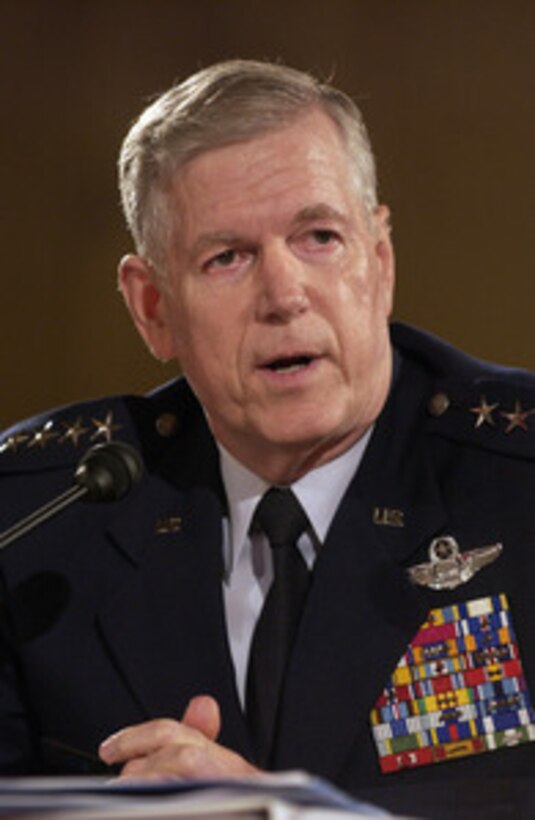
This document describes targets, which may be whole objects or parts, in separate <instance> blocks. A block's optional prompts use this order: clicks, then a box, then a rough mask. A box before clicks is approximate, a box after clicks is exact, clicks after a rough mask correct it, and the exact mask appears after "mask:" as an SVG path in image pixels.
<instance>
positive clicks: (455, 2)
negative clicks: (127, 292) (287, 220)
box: [0, 0, 535, 426]
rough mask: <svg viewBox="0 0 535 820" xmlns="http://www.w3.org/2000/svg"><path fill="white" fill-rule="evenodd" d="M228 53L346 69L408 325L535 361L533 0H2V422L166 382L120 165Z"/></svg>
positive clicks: (400, 312) (342, 82)
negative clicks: (130, 259)
mask: <svg viewBox="0 0 535 820" xmlns="http://www.w3.org/2000/svg"><path fill="white" fill-rule="evenodd" d="M228 57H254V58H270V59H275V58H280V59H282V60H283V61H284V62H286V63H289V64H293V65H295V66H296V67H299V68H304V69H311V70H312V71H314V72H316V73H319V74H320V75H322V76H323V77H326V76H328V75H334V82H335V84H337V85H339V86H340V87H342V88H343V89H344V90H346V91H347V92H349V93H350V94H352V95H353V96H354V97H355V98H356V99H357V101H359V102H360V104H361V107H362V108H363V110H364V114H365V117H366V120H367V122H368V126H369V130H370V132H371V136H372V140H373V143H374V146H375V150H376V154H377V157H378V165H379V176H380V191H381V198H382V199H383V200H384V201H386V202H387V203H388V204H389V205H390V206H391V208H392V213H393V224H394V239H395V243H396V247H397V257H398V296H397V308H396V316H397V317H398V318H401V319H403V320H406V321H410V322H412V323H414V324H417V325H420V326H422V327H425V328H427V329H429V330H432V331H434V332H436V333H438V334H440V335H443V336H445V337H447V338H449V339H450V340H451V341H453V342H454V343H455V344H457V345H459V346H461V347H463V348H465V349H466V350H468V351H469V352H471V353H474V354H476V355H479V356H483V357H486V358H491V359H495V360H498V361H501V362H504V363H507V364H516V365H521V366H524V367H529V368H533V367H535V331H534V318H533V317H534V301H535V299H534V297H535V285H534V282H533V261H532V257H533V249H532V246H533V233H534V232H533V223H534V219H535V215H534V207H533V206H534V190H535V185H534V182H535V169H534V160H533V155H534V145H535V3H534V2H532V0H403V2H401V0H399V2H395V0H362V2H360V0H285V1H284V2H279V0H271V1H269V0H262V2H259V0H257V1H256V2H255V0H0V111H1V128H0V151H1V166H2V177H1V178H2V185H1V202H2V208H1V219H0V225H1V228H0V239H1V245H0V253H1V261H2V298H1V301H0V320H1V328H2V331H1V333H2V337H1V348H0V349H1V358H0V368H1V384H2V390H1V402H0V425H2V426H3V425H6V424H7V423H10V422H12V421H14V420H15V419H17V418H19V417H21V416H26V415H28V414H31V413H34V412H36V411H37V410H41V409H44V408H46V407H49V406H52V405H57V404H63V403H66V402H68V401H71V400H76V399H81V398H84V397H90V396H94V395H98V394H101V393H109V392H128V391H143V390H145V389H148V388H150V387H151V386H153V385H155V384H156V383H158V382H160V381H163V380H166V379H168V378H171V377H172V376H173V375H174V372H175V371H176V367H173V366H169V365H168V366H166V367H164V366H163V365H160V364H158V363H156V362H153V361H152V360H151V358H150V355H149V354H148V352H146V351H145V350H144V348H143V347H142V344H141V342H140V341H139V340H138V339H137V337H136V335H135V332H134V330H133V328H132V327H131V326H130V320H129V318H128V317H127V314H126V311H125V310H124V308H123V306H122V304H121V300H120V298H119V296H118V295H117V292H116V287H115V275H116V274H115V271H116V264H117V260H118V259H119V257H120V255H121V254H122V253H124V252H126V251H128V250H130V247H131V246H130V240H129V237H128V235H127V233H126V230H125V228H124V226H123V221H122V216H121V213H120V210H119V207H118V194H117V191H116V179H115V177H116V175H115V161H116V155H117V151H118V148H119V144H120V141H121V139H122V137H123V135H124V133H125V131H126V129H127V127H128V125H129V123H130V122H131V121H132V120H133V119H134V117H136V116H137V114H138V113H139V112H140V110H141V108H142V107H143V106H144V105H145V103H146V102H147V100H148V99H149V98H150V97H151V96H152V95H154V94H155V93H156V92H158V91H161V90H164V89H165V88H167V87H168V86H169V85H170V84H171V82H172V81H173V80H175V79H179V78H182V77H184V76H185V75H187V74H188V73H191V72H192V71H194V70H195V69H197V68H200V67H202V66H204V65H207V64H209V63H211V62H214V61H216V60H219V59H223V58H228Z"/></svg>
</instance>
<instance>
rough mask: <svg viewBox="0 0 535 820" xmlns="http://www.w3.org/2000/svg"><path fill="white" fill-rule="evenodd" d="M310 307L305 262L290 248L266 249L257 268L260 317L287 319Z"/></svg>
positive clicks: (263, 318)
mask: <svg viewBox="0 0 535 820" xmlns="http://www.w3.org/2000/svg"><path fill="white" fill-rule="evenodd" d="M308 307H309V298H308V293H307V288H306V272H305V270H304V266H303V263H302V262H301V261H300V260H299V259H298V258H296V257H295V255H294V254H293V253H292V252H291V250H290V249H289V248H287V247H282V248H281V247H277V248H271V249H269V250H266V251H264V253H263V255H262V258H261V261H260V265H259V268H258V297H257V314H258V317H259V318H260V319H261V320H262V321H269V322H287V321H288V320H289V319H292V318H293V317H294V316H299V315H300V314H301V313H305V312H306V311H307V310H308Z"/></svg>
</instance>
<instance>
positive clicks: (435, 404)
mask: <svg viewBox="0 0 535 820" xmlns="http://www.w3.org/2000/svg"><path fill="white" fill-rule="evenodd" d="M450 404H451V402H450V399H449V396H447V395H446V393H435V395H434V396H432V397H431V398H430V399H429V404H428V405H427V409H428V410H429V412H430V413H431V415H432V416H435V418H438V417H439V416H442V415H443V414H444V413H445V412H446V410H447V409H448V407H449V406H450Z"/></svg>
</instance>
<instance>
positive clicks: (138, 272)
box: [119, 254, 175, 362]
mask: <svg viewBox="0 0 535 820" xmlns="http://www.w3.org/2000/svg"><path fill="white" fill-rule="evenodd" d="M119 290H120V291H121V293H122V294H123V298H124V300H125V302H126V306H127V308H128V310H129V312H130V315H131V317H132V319H133V320H134V324H135V326H136V327H137V329H138V331H139V333H140V335H141V337H142V338H143V339H144V341H145V343H146V344H147V346H148V348H149V350H150V351H151V353H152V354H153V355H154V356H156V358H157V359H160V360H161V361H163V362H167V361H169V360H170V359H172V358H174V356H175V344H174V339H173V334H172V332H171V329H170V324H169V322H168V318H167V310H166V304H165V297H164V296H163V288H162V286H161V285H160V284H159V283H158V280H157V274H156V272H155V271H154V269H153V268H152V266H150V265H149V264H148V262H146V261H145V260H144V259H142V258H141V257H140V256H134V255H133V254H129V255H128V256H124V257H123V258H122V259H121V262H120V264H119Z"/></svg>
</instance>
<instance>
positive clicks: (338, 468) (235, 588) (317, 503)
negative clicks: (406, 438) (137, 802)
mask: <svg viewBox="0 0 535 820" xmlns="http://www.w3.org/2000/svg"><path fill="white" fill-rule="evenodd" d="M372 429H373V428H370V429H369V430H368V431H367V432H366V433H365V435H364V436H362V438H360V439H359V441H357V443H356V444H354V445H353V447H351V448H350V449H349V450H347V451H346V452H345V453H342V455H341V456H338V458H335V459H334V460H333V461H329V462H327V464H323V465H322V466H321V467H317V468H316V469H315V470H311V471H310V472H309V473H307V474H306V475H304V476H303V477H302V478H300V479H299V480H298V481H296V482H295V483H294V484H292V485H291V488H292V490H293V491H294V493H295V495H296V496H297V498H298V499H299V501H300V502H301V505H302V507H303V509H304V510H305V512H306V514H307V515H308V518H309V520H310V522H311V525H312V531H308V530H307V531H306V532H305V533H303V535H302V536H301V537H300V539H299V541H298V543H297V546H298V547H299V549H300V550H301V553H302V554H303V557H304V559H305V561H306V562H307V564H308V566H309V568H311V567H312V566H313V564H314V560H315V557H316V553H317V550H318V549H319V547H320V546H321V544H322V543H323V542H324V541H325V537H326V535H327V531H328V529H329V527H330V524H331V521H332V520H333V518H334V514H335V512H336V510H337V509H338V505H339V504H340V501H341V500H342V496H343V495H344V493H345V491H346V489H347V487H348V485H349V482H350V481H351V479H352V478H353V476H354V475H355V473H356V471H357V469H358V466H359V464H360V462H361V459H362V456H363V454H364V450H365V449H366V445H367V443H368V440H369V438H370V435H371V432H372ZM219 450H220V454H221V474H222V477H223V484H224V486H225V491H226V495H227V501H228V509H229V518H225V519H224V521H223V550H224V554H223V559H224V567H225V576H224V582H223V592H224V601H225V610H226V618H227V630H228V635H229V643H230V649H231V654H232V659H233V662H234V668H235V672H236V683H237V687H238V693H239V696H240V699H241V702H242V705H243V704H244V703H245V681H246V675H247V663H248V658H249V648H250V645H251V639H252V636H253V631H254V627H255V624H256V621H257V618H258V616H259V614H260V610H261V609H262V605H263V603H264V599H265V596H266V593H267V590H268V589H269V586H270V584H271V581H272V579H273V568H272V560H271V549H270V546H269V543H268V541H267V538H266V537H265V535H264V534H263V533H258V534H253V535H251V534H250V533H249V528H250V526H251V521H252V518H253V515H254V512H255V509H256V506H257V504H258V502H259V501H260V499H261V498H262V496H263V494H264V493H265V492H266V490H267V489H269V487H270V486H271V485H269V484H267V483H266V482H265V481H264V480H263V479H261V478H259V477H258V476H257V475H255V474H254V473H252V472H251V471H250V470H248V469H247V468H246V467H244V466H243V464H240V462H238V461H237V460H236V459H235V458H234V457H233V456H231V455H230V453H229V452H227V451H226V450H225V449H224V448H223V447H222V446H221V445H219Z"/></svg>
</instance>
